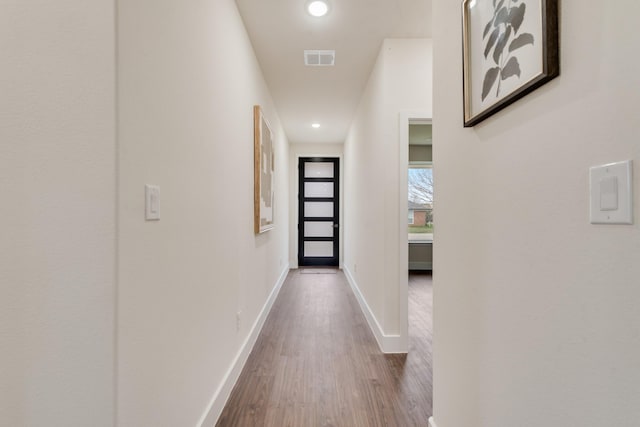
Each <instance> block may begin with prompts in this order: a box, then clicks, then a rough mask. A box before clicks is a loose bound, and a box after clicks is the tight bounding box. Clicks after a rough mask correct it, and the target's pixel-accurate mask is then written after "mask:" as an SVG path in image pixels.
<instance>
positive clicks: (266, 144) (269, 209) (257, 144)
mask: <svg viewBox="0 0 640 427" xmlns="http://www.w3.org/2000/svg"><path fill="white" fill-rule="evenodd" d="M253 135H254V137H253V150H254V151H253V153H254V154H253V159H254V160H253V166H254V170H253V172H254V173H253V176H254V186H253V188H254V193H253V208H254V209H253V212H254V221H253V223H254V232H255V234H260V233H264V232H265V231H268V230H271V229H272V228H273V227H274V204H275V196H274V193H275V191H274V187H275V175H274V174H275V164H274V163H275V155H274V147H273V145H274V138H273V133H272V132H271V126H269V122H268V121H267V119H266V118H265V117H264V114H263V113H262V108H260V106H259V105H255V106H254V107H253Z"/></svg>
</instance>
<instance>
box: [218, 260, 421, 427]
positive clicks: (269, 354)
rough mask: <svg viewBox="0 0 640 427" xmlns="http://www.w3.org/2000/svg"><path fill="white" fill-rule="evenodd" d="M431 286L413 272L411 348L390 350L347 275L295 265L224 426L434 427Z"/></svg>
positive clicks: (223, 419)
mask: <svg viewBox="0 0 640 427" xmlns="http://www.w3.org/2000/svg"><path fill="white" fill-rule="evenodd" d="M431 301H432V284H431V275H430V274H412V275H410V278H409V324H410V326H409V328H410V330H409V333H410V337H411V338H410V350H409V354H408V355H385V354H383V353H381V352H380V350H379V348H378V345H377V343H376V341H375V338H374V336H373V335H372V333H371V331H370V330H369V326H368V325H367V322H366V320H365V318H364V316H363V314H362V311H361V310H360V307H359V306H358V302H357V300H356V299H355V297H354V295H353V293H352V291H351V288H350V287H349V284H348V283H347V281H346V278H345V276H344V274H343V273H342V272H341V271H338V272H337V274H303V272H302V270H292V271H291V272H290V273H289V276H288V277H287V280H286V281H285V283H284V285H283V287H282V290H281V291H280V295H279V296H278V298H277V300H276V302H275V303H274V306H273V309H272V310H271V313H270V314H269V316H268V318H267V320H266V322H265V325H264V327H263V329H262V332H261V334H260V336H259V337H258V340H257V342H256V345H255V347H254V349H253V351H252V353H251V355H250V356H249V359H248V360H247V363H246V365H245V367H244V369H243V371H242V374H241V375H240V378H239V380H238V382H237V384H236V386H235V387H234V389H233V391H232V393H231V396H230V398H229V401H228V402H227V404H226V406H225V408H224V410H223V412H222V414H221V416H220V419H219V420H218V423H217V424H216V426H217V427H230V426H233V427H249V426H251V427H253V426H260V427H307V426H308V427H378V426H380V427H382V426H388V427H411V426H416V427H426V426H427V420H428V418H429V416H430V415H431V411H432V409H431V408H432V394H431V390H432V357H431V343H432V334H431V330H432V328H431V325H432V323H431V322H432V321H431V319H432V302H431Z"/></svg>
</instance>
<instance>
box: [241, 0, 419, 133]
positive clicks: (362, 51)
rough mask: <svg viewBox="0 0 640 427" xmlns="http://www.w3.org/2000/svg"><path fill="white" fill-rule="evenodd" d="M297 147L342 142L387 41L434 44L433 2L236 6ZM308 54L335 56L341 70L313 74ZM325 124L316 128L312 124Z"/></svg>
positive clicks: (245, 2) (270, 0) (246, 1)
mask: <svg viewBox="0 0 640 427" xmlns="http://www.w3.org/2000/svg"><path fill="white" fill-rule="evenodd" d="M236 3H237V4H238V9H239V10H240V14H241V15H242V19H243V20H244V23H245V26H246V27H247V31H248V33H249V37H250V38H251V42H252V44H253V47H254V49H255V51H256V55H257V57H258V61H259V62H260V66H261V67H262V71H263V73H264V76H265V79H266V81H267V84H268V86H269V88H270V90H271V94H272V96H273V99H274V102H275V104H276V107H277V109H278V113H279V115H280V119H281V120H282V123H283V126H284V129H285V132H286V133H287V137H288V139H289V141H290V142H292V143H342V142H344V140H345V138H346V136H347V131H348V129H349V125H350V124H351V120H352V118H353V113H354V112H355V109H356V107H357V104H358V101H359V100H360V96H361V95H362V91H363V89H364V87H365V84H366V82H367V79H368V77H369V74H370V72H371V69H372V67H373V65H374V63H375V60H376V57H377V55H378V53H379V50H380V47H381V45H382V41H383V40H384V39H385V38H424V37H427V38H429V37H431V0H329V5H330V6H329V7H330V11H329V13H328V14H327V15H326V16H324V17H322V18H314V17H312V16H310V15H308V14H307V12H306V10H305V5H306V3H307V0H236ZM305 49H320V50H335V51H336V60H335V64H336V65H335V66H334V67H305V65H304V57H303V51H304V50H305ZM314 122H317V123H320V124H321V127H320V128H319V129H313V128H312V127H311V124H312V123H314Z"/></svg>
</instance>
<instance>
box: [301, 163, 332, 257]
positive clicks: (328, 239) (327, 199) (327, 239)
mask: <svg viewBox="0 0 640 427" xmlns="http://www.w3.org/2000/svg"><path fill="white" fill-rule="evenodd" d="M306 163H333V178H305V176H304V175H305V173H304V172H305V170H304V169H305V164H306ZM298 175H299V178H298V265H299V266H301V267H302V266H335V267H337V266H338V265H339V260H340V206H339V205H340V203H339V202H340V159H339V158H337V157H300V158H299V159H298ZM305 182H330V183H333V197H313V198H308V197H304V184H305ZM305 202H333V217H305V216H304V203H305ZM305 221H306V222H314V221H317V222H324V221H333V224H334V226H333V236H332V237H304V223H305ZM304 242H333V256H332V257H307V256H305V254H304Z"/></svg>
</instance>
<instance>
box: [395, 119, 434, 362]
mask: <svg viewBox="0 0 640 427" xmlns="http://www.w3.org/2000/svg"><path fill="white" fill-rule="evenodd" d="M398 122H399V123H398V128H399V130H400V155H399V160H400V167H399V168H398V169H399V170H400V192H399V195H400V205H399V206H398V209H399V216H400V224H398V226H399V233H398V238H399V240H398V241H399V245H400V246H399V247H400V250H399V251H398V262H399V264H398V265H399V266H400V268H399V271H398V285H399V292H400V307H399V315H400V337H399V338H400V340H399V341H400V342H399V346H400V347H401V348H405V349H406V351H407V352H408V351H409V235H408V232H407V218H408V216H409V206H408V204H407V200H408V199H409V188H408V187H409V179H408V173H409V172H408V171H409V125H410V124H414V123H425V124H431V125H433V119H432V118H431V114H430V113H429V112H427V111H402V112H401V113H400V117H399V120H398ZM434 252H435V251H434Z"/></svg>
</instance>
